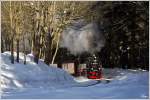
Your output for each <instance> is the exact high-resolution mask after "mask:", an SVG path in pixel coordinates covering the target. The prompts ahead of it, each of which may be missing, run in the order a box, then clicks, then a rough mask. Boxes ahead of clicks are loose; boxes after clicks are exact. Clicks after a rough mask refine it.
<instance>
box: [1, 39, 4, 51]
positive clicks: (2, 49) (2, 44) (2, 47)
mask: <svg viewBox="0 0 150 100" xmlns="http://www.w3.org/2000/svg"><path fill="white" fill-rule="evenodd" d="M3 52H4V42H3V39H2V38H1V53H3Z"/></svg>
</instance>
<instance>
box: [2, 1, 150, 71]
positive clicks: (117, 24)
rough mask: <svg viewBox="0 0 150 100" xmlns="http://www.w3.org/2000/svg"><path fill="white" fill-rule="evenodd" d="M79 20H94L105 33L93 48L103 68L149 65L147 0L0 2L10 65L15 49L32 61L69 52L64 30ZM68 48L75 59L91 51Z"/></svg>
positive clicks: (55, 58)
mask: <svg viewBox="0 0 150 100" xmlns="http://www.w3.org/2000/svg"><path fill="white" fill-rule="evenodd" d="M81 20H83V21H84V22H85V23H87V24H88V23H92V22H95V23H97V25H98V28H99V29H100V30H101V33H99V34H103V36H104V38H105V39H104V40H105V43H104V45H103V46H102V47H101V49H99V50H97V54H98V56H99V58H100V59H101V62H102V65H103V67H110V68H115V67H120V68H131V69H137V68H141V69H146V70H149V2H148V1H109V2H106V1H86V2H83V1H78V2H75V1H2V2H1V52H2V53H3V52H5V51H11V57H10V61H11V63H12V64H13V63H14V61H17V62H18V63H19V52H23V53H24V64H26V55H27V54H29V53H32V54H33V55H34V61H35V62H36V63H38V61H39V59H43V60H44V62H45V63H46V64H47V65H49V64H54V63H59V62H60V57H61V56H62V54H63V58H64V59H66V58H67V57H68V56H67V55H65V53H64V52H66V48H62V47H61V45H60V44H61V39H62V36H63V35H62V34H63V33H64V30H66V29H67V28H68V27H70V26H73V23H75V22H78V21H79V22H81ZM78 27H79V26H78ZM66 34H67V33H66ZM64 38H65V37H64ZM93 48H94V47H93ZM14 52H16V53H17V58H16V59H15V58H14ZM61 52H63V53H61ZM67 52H69V56H71V58H70V59H72V58H73V60H75V59H76V58H78V56H79V55H80V56H82V57H83V58H84V56H85V55H89V54H90V53H89V52H82V53H80V54H78V55H74V54H72V53H71V52H70V51H69V50H68V49H67Z"/></svg>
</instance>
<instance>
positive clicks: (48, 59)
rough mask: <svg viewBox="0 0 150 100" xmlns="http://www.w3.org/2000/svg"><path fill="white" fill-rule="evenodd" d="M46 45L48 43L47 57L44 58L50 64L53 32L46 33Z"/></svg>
mask: <svg viewBox="0 0 150 100" xmlns="http://www.w3.org/2000/svg"><path fill="white" fill-rule="evenodd" d="M45 38H46V39H45V41H46V43H45V45H46V48H45V59H44V62H45V63H46V64H47V65H49V64H50V62H51V61H52V49H51V44H52V39H53V37H52V36H51V33H50V32H49V33H47V34H46V35H45Z"/></svg>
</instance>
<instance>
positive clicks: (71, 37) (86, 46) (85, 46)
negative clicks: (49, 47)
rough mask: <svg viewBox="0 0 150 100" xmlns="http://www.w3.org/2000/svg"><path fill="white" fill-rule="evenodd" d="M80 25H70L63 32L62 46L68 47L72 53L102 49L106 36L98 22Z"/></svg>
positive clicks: (92, 51)
mask: <svg viewBox="0 0 150 100" xmlns="http://www.w3.org/2000/svg"><path fill="white" fill-rule="evenodd" d="M77 26H78V27H76V28H73V27H69V28H67V29H66V30H64V32H63V33H62V37H61V42H60V47H64V48H67V49H68V50H69V51H70V52H71V53H72V54H74V55H76V54H81V53H83V52H89V53H94V52H96V51H100V50H101V48H102V47H103V46H104V44H105V38H104V36H103V34H102V33H101V31H100V30H99V28H98V26H97V24H96V23H90V24H86V25H84V26H82V25H81V24H80V25H78V24H77Z"/></svg>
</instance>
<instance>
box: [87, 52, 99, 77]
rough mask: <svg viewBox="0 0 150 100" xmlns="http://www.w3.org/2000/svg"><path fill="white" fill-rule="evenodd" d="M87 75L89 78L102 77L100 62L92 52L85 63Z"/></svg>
mask: <svg viewBox="0 0 150 100" xmlns="http://www.w3.org/2000/svg"><path fill="white" fill-rule="evenodd" d="M87 77H88V78H89V79H101V78H102V63H101V62H100V60H99V59H98V57H96V55H95V54H93V56H92V57H89V58H88V63H87Z"/></svg>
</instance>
